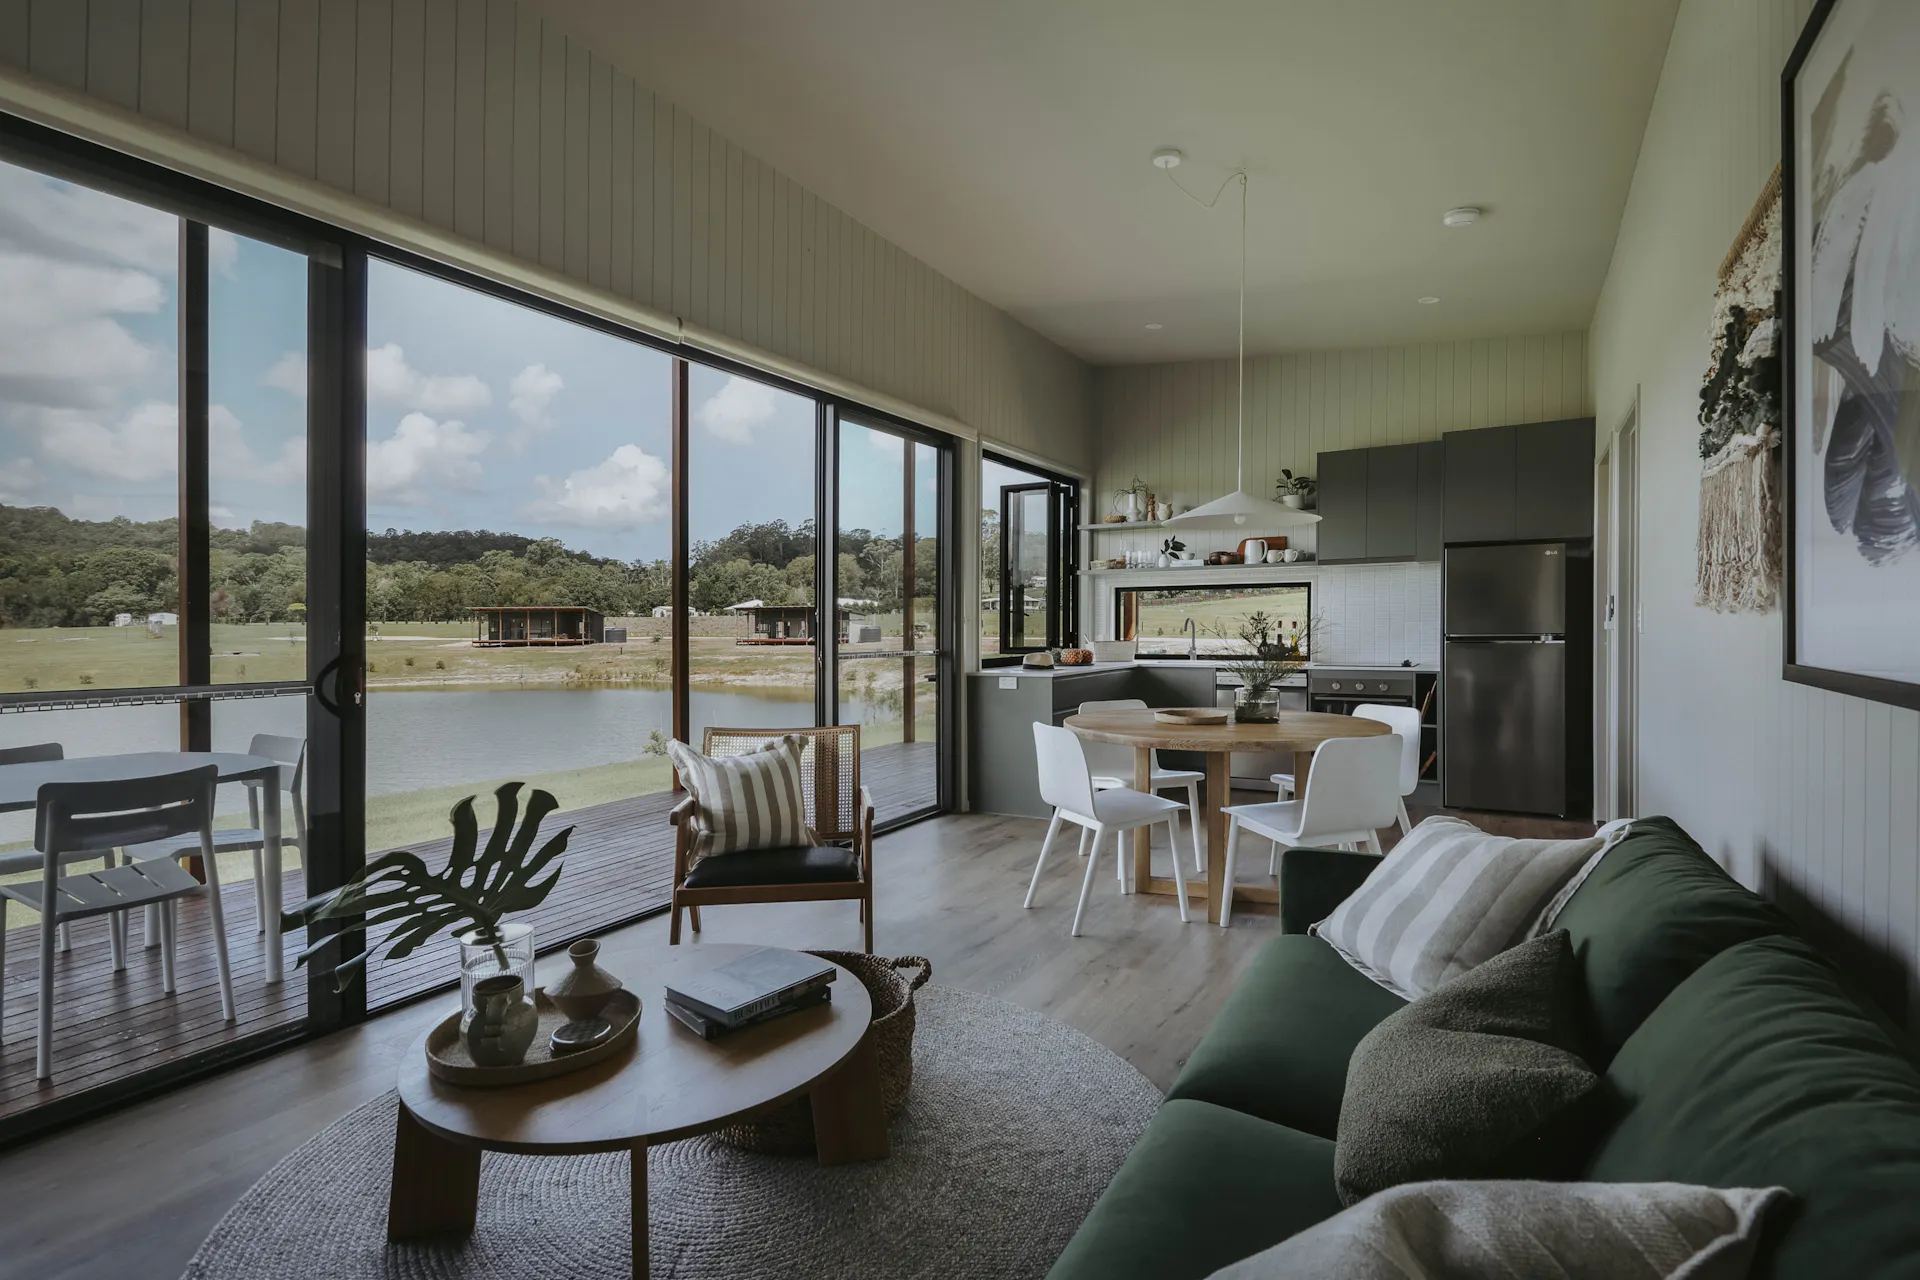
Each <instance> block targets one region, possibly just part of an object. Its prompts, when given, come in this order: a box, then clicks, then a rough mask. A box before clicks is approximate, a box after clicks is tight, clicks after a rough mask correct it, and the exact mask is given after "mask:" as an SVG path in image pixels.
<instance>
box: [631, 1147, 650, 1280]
mask: <svg viewBox="0 0 1920 1280" xmlns="http://www.w3.org/2000/svg"><path fill="white" fill-rule="evenodd" d="M627 1161H628V1170H627V1184H628V1192H627V1193H628V1195H629V1196H631V1197H632V1200H633V1209H632V1213H633V1280H646V1278H647V1275H648V1274H649V1271H650V1268H651V1266H652V1263H651V1261H650V1260H649V1258H648V1256H647V1144H646V1143H644V1142H636V1143H634V1144H633V1147H632V1148H631V1149H630V1150H629V1152H628V1154H627Z"/></svg>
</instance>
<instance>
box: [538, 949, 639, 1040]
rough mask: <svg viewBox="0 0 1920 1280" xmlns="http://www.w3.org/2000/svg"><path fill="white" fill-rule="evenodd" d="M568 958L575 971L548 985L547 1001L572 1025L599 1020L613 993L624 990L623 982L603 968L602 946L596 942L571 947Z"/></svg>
mask: <svg viewBox="0 0 1920 1280" xmlns="http://www.w3.org/2000/svg"><path fill="white" fill-rule="evenodd" d="M567 957H568V958H569V959H570V960H572V961H573V967H572V968H571V969H569V970H567V971H566V972H565V973H563V974H561V975H560V979H559V981H557V982H549V983H548V984H547V999H549V1000H551V1001H553V1004H554V1007H555V1008H556V1009H558V1010H560V1012H561V1013H564V1014H566V1015H567V1021H569V1022H585V1021H586V1020H587V1019H588V1018H597V1017H599V1016H600V1010H602V1009H604V1008H606V1005H607V1001H609V1000H611V999H613V993H614V992H616V991H618V990H620V987H621V982H620V979H618V978H616V977H614V976H613V975H612V974H610V973H608V972H607V971H606V970H605V969H602V968H601V967H600V966H599V964H598V963H597V961H598V960H599V958H600V944H599V943H598V942H595V941H594V940H593V939H592V938H583V939H581V940H580V941H579V942H576V943H574V944H573V945H572V946H570V947H568V948H567Z"/></svg>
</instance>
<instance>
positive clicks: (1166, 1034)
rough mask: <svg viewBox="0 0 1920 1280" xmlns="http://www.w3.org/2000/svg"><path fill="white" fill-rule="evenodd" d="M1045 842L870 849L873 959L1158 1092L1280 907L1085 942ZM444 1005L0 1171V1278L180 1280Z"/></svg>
mask: <svg viewBox="0 0 1920 1280" xmlns="http://www.w3.org/2000/svg"><path fill="white" fill-rule="evenodd" d="M1414 816H1415V819H1416V820H1417V819H1418V818H1419V817H1421V816H1423V815H1421V814H1419V813H1416V814H1415V815H1414ZM1483 825H1486V826H1488V827H1489V828H1491V829H1499V830H1503V831H1504V832H1505V833H1507V834H1514V835H1519V834H1527V835H1563V834H1565V835H1572V834H1576V833H1579V832H1583V831H1591V830H1592V827H1591V825H1590V824H1563V823H1535V822H1530V821H1524V820H1513V819H1507V820H1494V821H1489V822H1486V823H1484V824H1483ZM1044 827H1045V824H1044V823H1041V822H1038V821H1034V820H1030V819H1025V818H1002V817H991V816H982V815H963V816H951V817H945V818H938V819H934V820H932V821H929V822H923V823H920V824H919V825H917V826H914V827H910V828H907V829H906V830H904V831H900V832H897V833H895V834H893V835H890V836H885V837H882V838H881V840H880V841H879V843H878V846H877V848H876V851H875V864H876V868H875V876H874V879H875V895H876V909H875V936H874V949H875V950H876V951H878V952H880V953H881V954H886V955H902V954H917V955H925V956H928V957H929V958H931V959H932V961H933V966H934V981H936V982H944V983H948V984H950V985H953V986H959V987H965V988H968V989H970V990H974V991H981V992H986V993H988V994H991V995H996V996H999V997H1001V998H1003V999H1007V1000H1011V1001H1014V1002H1015V1003H1018V1004H1022V1005H1025V1006H1027V1007H1029V1008H1033V1009H1038V1010H1040V1011H1042V1012H1045V1013H1047V1014H1049V1015H1051V1016H1053V1017H1055V1018H1059V1019H1061V1020H1062V1021H1064V1022H1067V1023H1069V1024H1071V1025H1072V1026H1075V1027H1077V1028H1079V1029H1080V1030H1081V1031H1083V1032H1085V1033H1086V1034H1088V1035H1090V1036H1092V1037H1093V1038H1095V1039H1096V1040H1099V1041H1101V1042H1102V1043H1103V1044H1105V1045H1107V1046H1108V1047H1109V1048H1111V1049H1113V1050H1114V1051H1115V1052H1116V1053H1119V1054H1120V1055H1121V1056H1123V1057H1125V1058H1126V1059H1127V1060H1128V1061H1130V1062H1132V1063H1133V1064H1134V1065H1135V1066H1136V1067H1137V1068H1139V1070H1140V1071H1141V1072H1143V1073H1144V1074H1145V1075H1146V1076H1148V1077H1149V1078H1150V1079H1152V1080H1153V1082H1154V1083H1155V1084H1156V1085H1158V1086H1160V1087H1161V1088H1162V1089H1165V1088H1166V1087H1167V1086H1169V1085H1170V1084H1171V1083H1172V1081H1173V1078H1174V1076H1175V1075H1177V1074H1178V1072H1179V1070H1180V1066H1181V1064H1182V1063H1183V1062H1184V1061H1185V1060H1186V1057H1187V1055H1188V1053H1189V1052H1190V1051H1191V1050H1192V1048H1193V1046H1194V1044H1195V1043H1196V1042H1197V1041H1198V1040H1199V1038H1200V1036H1201V1034H1202V1033H1203V1032H1204V1031H1205V1030H1206V1027H1207V1025H1208V1023H1209V1022H1211V1021H1212V1019H1213V1016H1214V1014H1215V1013H1216V1012H1217V1011H1218V1010H1219V1008H1220V1005H1221V1003H1222V1002H1223V1001H1224V1000H1225V999H1226V996H1227V994H1228V992H1229V991H1231V990H1232V987H1233V984H1234V981H1235V978H1236V977H1237V975H1238V974H1239V973H1240V971H1241V970H1242V969H1243V968H1244V967H1245V966H1246V964H1247V963H1248V961H1249V960H1250V959H1251V958H1252V956H1253V955H1254V953H1255V952H1256V951H1257V950H1258V949H1259V948H1260V947H1261V945H1262V944H1264V943H1265V942H1266V941H1267V940H1268V939H1270V938H1271V937H1273V936H1274V934H1275V933H1276V932H1277V921H1276V918H1275V916H1274V914H1273V911H1272V909H1271V908H1266V909H1264V910H1260V909H1236V911H1235V912H1234V921H1233V927H1232V928H1231V929H1228V930H1222V929H1219V928H1217V927H1210V926H1208V925H1207V924H1206V923H1205V912H1204V908H1201V909H1200V910H1198V911H1196V912H1195V918H1194V920H1193V921H1192V922H1191V923H1189V924H1186V925H1182V924H1181V923H1180V919H1179V916H1178V915H1177V914H1176V912H1175V909H1174V903H1173V900H1172V899H1171V898H1163V897H1157V896H1149V895H1136V896H1133V897H1124V898H1123V897H1121V896H1120V894H1119V891H1118V885H1117V884H1116V882H1115V879H1114V877H1113V875H1112V873H1111V871H1110V870H1108V869H1106V868H1102V873H1101V874H1100V875H1098V876H1097V878H1096V879H1095V882H1094V893H1093V898H1092V900H1091V901H1090V903H1089V905H1088V909H1087V919H1086V922H1085V924H1084V926H1083V929H1084V932H1083V934H1082V936H1081V937H1079V938H1070V937H1069V936H1068V935H1067V928H1068V925H1069V922H1070V921H1071V919H1072V914H1073V904H1074V899H1075V897H1076V895H1077V893H1078V889H1079V877H1080V871H1081V866H1082V864H1080V863H1079V862H1078V860H1077V859H1074V858H1073V857H1072V855H1071V853H1070V852H1069V853H1068V855H1067V856H1066V857H1065V858H1064V859H1060V858H1055V859H1051V860H1050V861H1051V862H1052V864H1053V865H1051V866H1050V867H1049V869H1048V872H1047V874H1046V876H1045V877H1044V878H1043V880H1042V882H1041V887H1040V894H1039V896H1038V899H1037V901H1036V904H1035V906H1034V909H1033V910H1031V911H1022V910H1021V909H1020V900H1021V897H1022V895H1023V894H1024V893H1025V890H1026V884H1027V876H1028V874H1029V873H1030V871H1031V869H1032V865H1033V856H1034V854H1035V852H1036V851H1037V849H1038V846H1039V840H1040V835H1041V833H1042V831H1043V830H1044ZM1184 834H1185V832H1184V828H1183V838H1184ZM1068 847H1069V849H1070V848H1071V846H1068ZM1164 857H1165V852H1164V850H1163V851H1161V852H1160V855H1159V859H1161V860H1163V859H1164ZM1247 861H1248V863H1249V864H1256V865H1254V866H1252V867H1251V868H1250V869H1248V870H1244V871H1243V872H1242V876H1243V878H1245V879H1255V878H1257V877H1258V875H1259V873H1262V872H1264V871H1265V869H1266V866H1265V860H1264V859H1260V858H1250V859H1248V860H1247ZM704 915H705V925H706V930H705V933H704V935H703V936H704V938H706V939H707V940H710V941H716V942H720V941H755V942H766V943H774V944H784V945H789V946H795V947H841V948H849V949H853V948H858V946H859V945H860V932H859V925H858V923H857V919H856V915H855V908H854V906H853V904H851V903H814V904H803V905H770V906H738V907H724V908H709V909H708V910H707V911H706V912H705V913H704ZM665 941H666V921H665V919H664V918H658V919H654V920H650V921H647V922H646V923H644V924H640V925H636V926H634V927H632V928H629V929H625V930H622V931H620V932H618V933H616V934H613V935H611V936H610V937H609V938H608V939H607V940H606V945H605V949H604V952H603V956H602V962H603V963H604V964H605V965H606V966H607V967H608V968H609V969H611V970H612V971H613V972H615V973H621V974H627V975H633V974H635V973H636V968H637V955H638V953H640V952H641V951H643V950H644V949H645V948H647V947H650V946H653V945H658V944H664V943H665ZM696 945H697V944H696ZM554 960H558V961H559V962H560V963H561V964H564V963H565V957H564V956H561V957H549V958H548V960H547V961H543V962H542V968H543V969H545V968H546V967H547V965H548V964H549V963H551V962H552V961H554ZM444 1004H445V1001H443V1000H430V1001H427V1002H425V1003H423V1004H421V1005H417V1006H414V1007H412V1008H408V1009H402V1010H399V1011H397V1012H394V1013H390V1014H386V1015H383V1016H381V1017H379V1018H377V1019H374V1020H373V1021H371V1022H369V1023H367V1024H366V1025H364V1026H361V1027H357V1028H354V1029H351V1030H348V1031H343V1032H340V1033H337V1034H335V1035H332V1036H329V1037H326V1038H324V1039H321V1040H318V1041H315V1042H314V1043H312V1044H309V1045H305V1046H302V1047H300V1048H297V1049H294V1050H290V1051H288V1052H286V1053H283V1054H280V1055H278V1056H276V1057H273V1058H270V1059H268V1060H266V1061H264V1062H260V1063H256V1064H254V1065H252V1066H249V1067H245V1068H242V1069H240V1070H238V1071H233V1072H230V1073H228V1074H226V1075H223V1076H220V1077H217V1078H215V1079H212V1080H209V1081H206V1082H204V1083H201V1084H197V1085H193V1086H190V1087H188V1088H185V1089H182V1090H179V1091H177V1092H174V1093H172V1094H169V1095H167V1096H165V1097H162V1098H158V1099H155V1100H153V1101H151V1102H147V1103H143V1104H140V1105H138V1106H135V1107H132V1108H130V1109H127V1110H124V1111H120V1112H116V1113H114V1114H111V1115H108V1116H104V1117H102V1118H100V1119H98V1120H95V1121H92V1122H90V1123H88V1124H85V1125H82V1126H80V1127H78V1128H75V1129H72V1130H68V1131H66V1132H64V1133H60V1134H56V1135H54V1136H52V1137H50V1138H47V1139H44V1140H42V1141H40V1142H38V1143H36V1144H34V1145H32V1146H28V1147H24V1148H21V1149H19V1150H17V1151H14V1152H12V1153H9V1154H7V1155H5V1156H0V1276H4V1277H7V1278H8V1280H12V1278H13V1277H22V1278H23V1280H24V1278H25V1277H34V1278H35V1280H78V1278H80V1277H88V1278H89V1280H91V1278H93V1277H100V1278H102V1280H105V1278H109V1277H110V1278H112V1280H136V1278H138V1280H144V1278H145V1277H150V1276H151V1277H167V1278H171V1277H174V1276H177V1275H179V1273H180V1271H181V1269H182V1268H184V1267H185V1265H186V1263H187V1260H188V1258H189V1257H191V1256H192V1254H193V1251H194V1249H195V1248H197V1247H198V1245H199V1243H200V1241H201V1240H202V1239H203V1238H204V1237H205V1235H206V1233H207V1231H208V1230H209V1229H210V1228H211V1227H212V1226H213V1224H214V1223H215V1222H216V1221H218V1220H219V1218H220V1216H221V1215H222V1214H223V1213H225V1212H226V1210H227V1209H228V1208H229V1207H230V1206H231V1205H232V1204H233V1203H234V1201H235V1200H236V1199H237V1198H238V1197H239V1196H240V1194H241V1193H242V1192H243V1191H245V1190H246V1189H247V1187H248V1186H250V1185H252V1183H253V1182H254V1181H255V1180H256V1179H258V1178H259V1177H260V1175H261V1174H263V1173H265V1172H266V1171H267V1170H268V1169H269V1168H271V1167H272V1166H273V1165H274V1164H275V1163H276V1162H277V1161H278V1160H279V1159H280V1158H281V1157H282V1156H284V1155H286V1154H287V1153H288V1152H289V1151H291V1150H293V1149H294V1148H295V1147H297V1146H298V1145H299V1144H300V1143H302V1142H304V1141H305V1140H306V1139H308V1138H309V1137H311V1136H312V1135H313V1134H315V1133H316V1132H318V1131H319V1130H320V1129H322V1128H324V1127H325V1126H326V1125H327V1124H328V1123H330V1122H331V1121H333V1120H335V1119H337V1118H338V1117H339V1116H340V1115H341V1114H343V1113H344V1112H346V1111H348V1110H350V1109H352V1108H353V1107H355V1106H357V1105H359V1104H360V1103H362V1102H366V1101H368V1100H370V1099H373V1098H376V1097H379V1096H380V1095H381V1094H383V1093H385V1092H386V1091H387V1090H388V1089H390V1088H391V1087H392V1085H393V1080H394V1073H395V1069H396V1064H397V1063H398V1061H399V1060H400V1056H401V1055H402V1054H404V1053H406V1052H408V1051H409V1050H410V1049H411V1048H412V1044H413V1041H414V1040H415V1038H417V1037H418V1035H419V1034H420V1033H421V1031H422V1030H423V1029H424V1028H425V1027H426V1026H427V1025H428V1024H429V1023H430V1022H432V1021H434V1020H437V1019H438V1018H439V1017H441V1016H444V1013H445V1009H444V1008H443V1006H444ZM382 1176H384V1175H382ZM324 1273H325V1272H324V1267H321V1268H320V1269H318V1270H316V1272H315V1274H316V1275H323V1274H324Z"/></svg>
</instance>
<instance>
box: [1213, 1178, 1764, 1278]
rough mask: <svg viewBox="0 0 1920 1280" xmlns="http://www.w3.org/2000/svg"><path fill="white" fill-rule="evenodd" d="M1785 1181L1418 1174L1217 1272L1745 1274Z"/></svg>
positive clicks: (1253, 1274)
mask: <svg viewBox="0 0 1920 1280" xmlns="http://www.w3.org/2000/svg"><path fill="white" fill-rule="evenodd" d="M1787 1198H1788V1193H1787V1192H1786V1190H1785V1189H1784V1188H1781V1187H1768V1188H1765V1189H1754V1188H1744V1187H1742V1188H1735V1189H1733V1190H1728V1191H1720V1190H1715V1189H1714V1188H1712V1187H1692V1186H1686V1185H1684V1184H1682V1183H1677V1182H1409V1183H1407V1184H1406V1185H1405V1186H1399V1187H1394V1188H1392V1189H1390V1190H1387V1191H1382V1192H1381V1193H1379V1194H1378V1195H1374V1196H1369V1197H1367V1198H1366V1199H1365V1200H1362V1201H1361V1202H1360V1203H1359V1204H1356V1205H1354V1206H1353V1207H1352V1208H1351V1209H1348V1210H1346V1211H1344V1212H1342V1213H1338V1214H1335V1215H1334V1216H1333V1217H1331V1218H1328V1219H1327V1220H1326V1221H1325V1222H1322V1223H1319V1224H1318V1225H1316V1226H1312V1227H1309V1228H1307V1229H1306V1230H1305V1231H1302V1232H1301V1233H1300V1234H1298V1235H1296V1236H1291V1237H1289V1238H1288V1239H1286V1240H1283V1241H1281V1242H1280V1243H1279V1244H1277V1245H1274V1246H1273V1247H1272V1248H1270V1249H1265V1250H1262V1251H1261V1252H1259V1253H1256V1254H1254V1255H1253V1256H1252V1257H1249V1258H1242V1259H1241V1260H1240V1261H1238V1262H1236V1263H1233V1264H1232V1265H1230V1266H1227V1267H1223V1268H1221V1269H1220V1270H1219V1271H1216V1272H1214V1273H1213V1276H1212V1278H1211V1280H1295V1277H1300V1276H1312V1277H1314V1280H1456V1278H1457V1280H1534V1278H1535V1277H1540V1276H1553V1277H1557V1278H1558V1280H1740V1278H1741V1277H1743V1276H1745V1275H1747V1274H1748V1273H1749V1272H1750V1271H1751V1270H1752V1268H1753V1254H1754V1249H1755V1247H1756V1245H1757V1243H1758V1239H1759V1234H1760V1225H1761V1220H1762V1219H1763V1218H1764V1217H1765V1216H1766V1213H1767V1211H1768V1210H1769V1209H1771V1208H1772V1207H1773V1206H1774V1205H1776V1204H1779V1203H1780V1202H1782V1201H1784V1200H1786V1199H1787Z"/></svg>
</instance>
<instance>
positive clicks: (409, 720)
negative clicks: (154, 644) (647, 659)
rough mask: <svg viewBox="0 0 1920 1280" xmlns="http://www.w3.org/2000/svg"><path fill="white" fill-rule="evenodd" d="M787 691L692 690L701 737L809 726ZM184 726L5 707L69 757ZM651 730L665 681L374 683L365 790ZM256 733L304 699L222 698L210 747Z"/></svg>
mask: <svg viewBox="0 0 1920 1280" xmlns="http://www.w3.org/2000/svg"><path fill="white" fill-rule="evenodd" d="M782 693H786V691H784V690H782V691H777V692H776V691H757V692H753V693H710V692H703V691H700V690H695V691H694V693H693V706H692V708H691V714H692V722H693V723H692V728H693V735H694V741H695V742H698V741H699V735H700V732H701V730H702V729H704V728H706V727H707V726H709V725H717V724H725V725H739V726H743V727H749V728H770V729H773V728H788V727H798V726H802V725H810V724H812V723H813V721H814V715H813V700H812V698H811V697H810V696H804V695H803V696H799V697H795V696H792V695H791V694H788V695H787V696H784V697H783V696H781V694H782ZM864 710H865V706H864V704H863V703H862V702H859V701H849V702H843V703H841V705H840V718H841V722H842V723H844V724H858V723H860V722H861V715H862V712H863V711H864ZM179 725H180V714H179V712H178V710H176V709H175V708H174V707H173V706H171V705H163V706H150V707H93V708H76V709H73V710H61V711H23V712H14V713H10V714H7V715H0V747H12V746H22V745H25V744H27V743H30V742H58V743H60V744H61V745H62V746H63V747H64V748H65V749H66V753H67V755H69V756H92V755H108V754H112V753H115V752H122V751H172V750H176V749H177V748H178V746H179V741H180V738H179V734H180V729H179ZM655 729H658V730H660V731H661V732H662V733H670V732H671V731H672V695H671V694H670V693H669V692H668V691H667V690H665V689H554V688H533V689H505V690H502V689H457V690H431V691H422V690H408V691H405V692H398V691H388V690H379V689H376V690H374V691H373V692H371V693H369V694H368V696H367V792H368V794H370V795H390V794H393V793H395V792H402V791H419V790H424V789H426V788H428V787H440V786H455V785H459V784H461V783H469V782H479V781H484V780H486V779H490V778H505V777H525V776H527V775H528V774H534V773H550V772H553V771H555V770H560V769H578V768H585V767H589V766H593V765H605V764H618V763H621V762H623V761H628V760H635V759H638V758H639V757H640V756H641V755H642V754H643V752H644V750H645V748H646V745H647V740H648V738H649V737H650V736H651V734H652V732H653V730H655ZM256 733H277V734H285V735H287V736H289V737H304V736H305V734H306V699H305V698H303V697H280V698H243V699H235V700H232V701H226V702H216V703H215V704H214V710H213V746H214V750H216V751H244V750H246V748H247V744H248V742H249V741H250V740H251V739H252V737H253V735H254V734H256ZM221 792H222V794H221V800H222V804H221V808H222V810H223V811H226V810H241V809H244V808H245V801H244V798H243V797H242V794H241V792H240V790H239V789H238V788H230V787H229V788H222V789H221ZM228 793H231V795H230V796H229V794H228ZM32 834H33V815H32V814H30V813H19V814H5V815H0V842H4V841H13V840H20V839H27V838H30V837H31V836H32Z"/></svg>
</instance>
